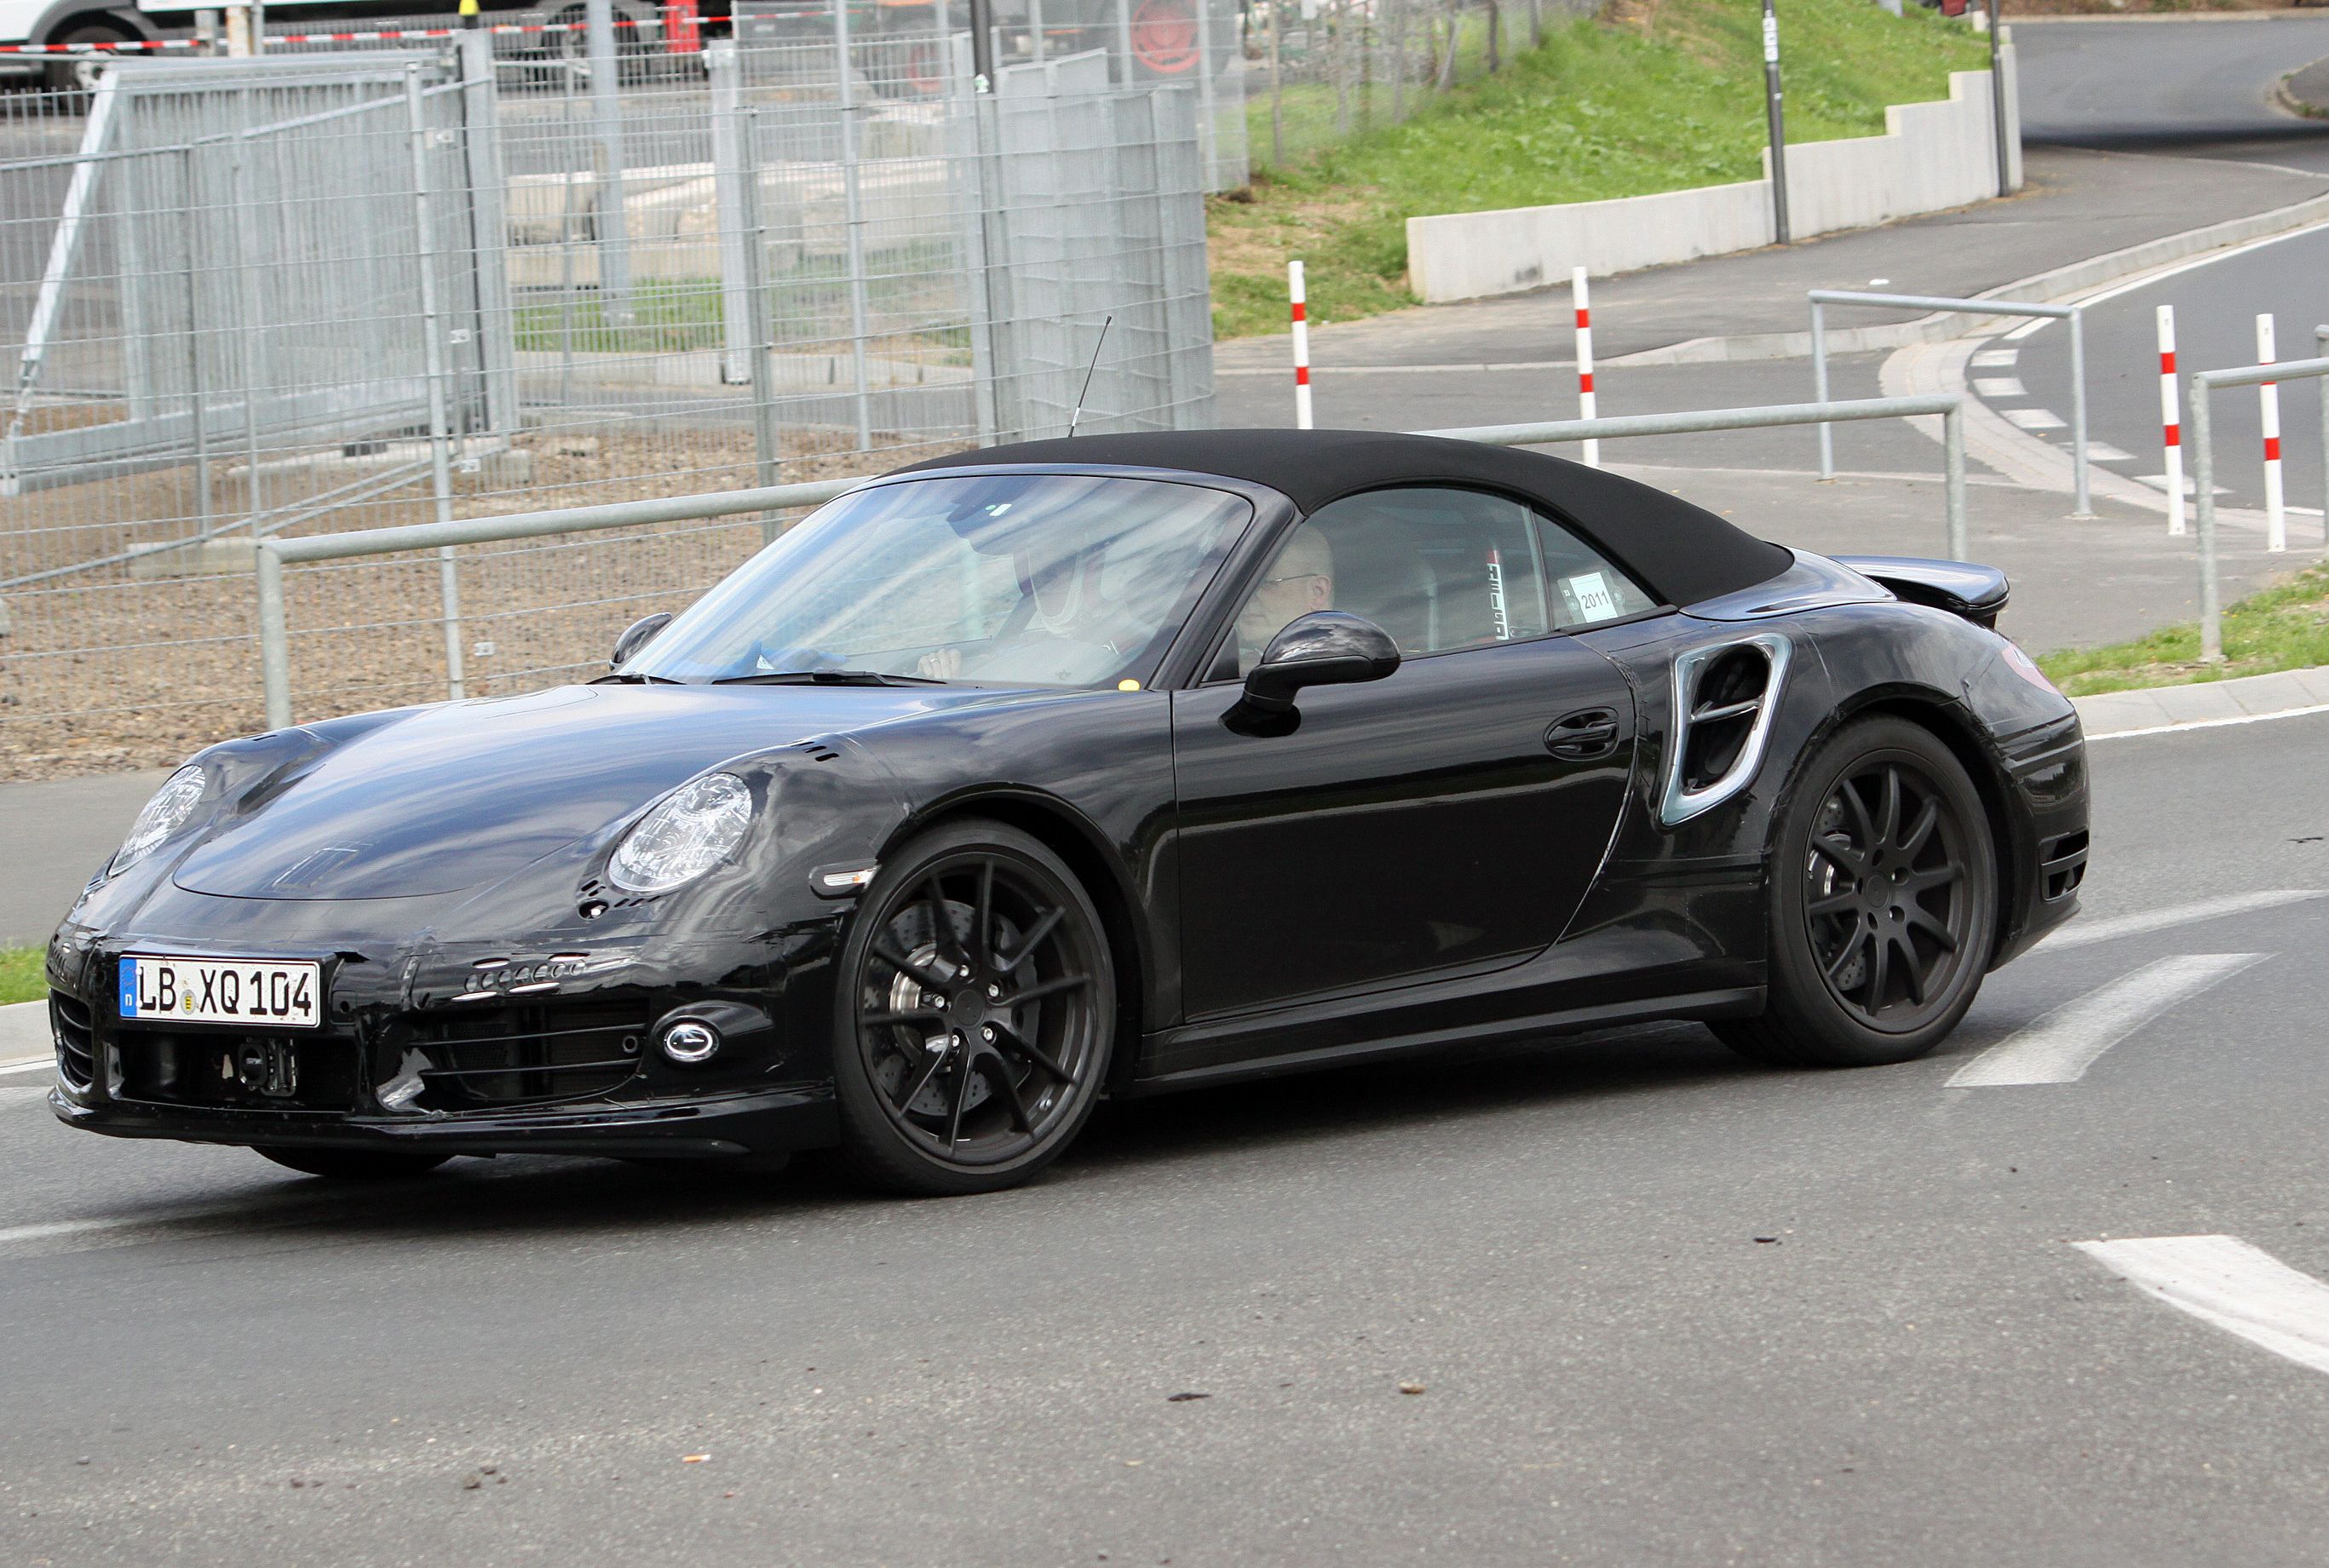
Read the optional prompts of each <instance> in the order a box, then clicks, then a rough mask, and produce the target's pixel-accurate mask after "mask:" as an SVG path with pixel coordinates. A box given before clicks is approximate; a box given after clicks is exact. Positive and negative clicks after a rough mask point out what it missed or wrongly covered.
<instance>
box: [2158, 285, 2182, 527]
mask: <svg viewBox="0 0 2329 1568" xmlns="http://www.w3.org/2000/svg"><path fill="white" fill-rule="evenodd" d="M2159 422H2160V425H2161V427H2162V428H2163V429H2164V431H2165V432H2166V437H2167V531H2168V532H2169V533H2171V534H2180V533H2182V532H2183V408H2182V405H2181V404H2179V403H2178V402H2177V400H2176V397H2175V307H2174V306H2173V305H2161V306H2160V307H2159Z"/></svg>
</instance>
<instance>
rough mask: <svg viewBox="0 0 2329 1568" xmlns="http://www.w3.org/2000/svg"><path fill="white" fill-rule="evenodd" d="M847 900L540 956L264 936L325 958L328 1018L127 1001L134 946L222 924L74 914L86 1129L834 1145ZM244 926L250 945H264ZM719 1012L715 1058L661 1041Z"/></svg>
mask: <svg viewBox="0 0 2329 1568" xmlns="http://www.w3.org/2000/svg"><path fill="white" fill-rule="evenodd" d="M839 929H840V925H839V920H838V919H837V918H833V917H829V918H826V919H824V920H820V921H816V922H810V923H805V924H801V925H793V926H789V927H787V928H784V929H781V930H778V931H772V932H762V933H756V934H742V935H737V936H732V937H714V936H709V935H706V934H702V933H700V932H699V933H695V934H692V935H691V937H690V939H689V940H685V941H672V940H665V939H655V938H650V939H648V940H646V941H643V942H640V943H638V944H636V945H633V946H630V947H624V946H621V945H618V944H611V943H610V944H603V945H600V946H599V947H597V948H594V949H592V950H591V951H589V952H588V953H559V954H557V956H555V957H553V958H543V957H542V956H541V955H540V954H538V953H534V951H533V949H534V948H536V947H540V948H543V949H545V950H548V949H550V948H552V947H553V946H555V945H557V944H541V943H531V944H530V943H528V942H527V941H525V940H524V939H523V938H519V939H512V940H505V941H501V942H495V943H492V944H453V945H448V944H439V943H437V942H435V941H433V940H429V939H426V938H410V939H404V940H390V941H381V940H377V939H375V940H372V941H364V940H363V939H360V938H356V937H354V935H353V934H346V935H345V936H344V938H343V940H342V941H337V942H333V941H322V942H319V941H316V940H313V934H305V935H306V936H307V938H308V939H307V940H303V941H302V942H300V943H297V944H280V943H267V944H261V952H262V953H268V952H275V951H278V950H279V951H280V955H281V956H286V957H303V956H314V957H316V959H317V960H318V961H319V962H321V963H322V965H323V972H324V984H325V1019H324V1021H323V1023H322V1024H321V1025H320V1026H319V1027H317V1028H312V1029H299V1030H290V1029H276V1030H271V1031H270V1030H265V1029H259V1028H240V1027H222V1026H215V1025H204V1024H199V1023H193V1022H185V1021H180V1020H177V1019H166V1020H152V1019H137V1020H129V1021H125V1020H124V1019H122V1017H121V1014H120V1006H119V1001H118V994H119V993H118V978H119V974H120V972H121V960H122V957H123V955H124V954H125V953H174V954H188V955H196V956H210V955H221V954H222V953H224V952H225V951H226V950H225V949H223V948H222V944H220V943H219V942H218V940H217V939H216V938H215V937H211V938H205V939H203V940H195V939H193V938H190V937H186V936H184V935H183V934H153V933H149V932H142V931H141V932H138V933H135V934H128V935H119V934H110V933H99V932H94V931H89V930H85V929H84V930H75V929H73V928H71V927H68V929H67V930H65V931H62V932H61V933H60V934H59V936H58V939H57V941H56V942H55V943H54V944H52V947H51V950H50V955H49V976H48V978H49V981H50V985H51V989H52V1000H51V1004H50V1011H51V1021H52V1032H53V1033H54V1035H55V1037H56V1046H57V1058H58V1067H59V1072H58V1086H57V1088H56V1089H55V1090H54V1091H52V1094H51V1095H50V1103H51V1106H52V1109H53V1110H54V1112H55V1113H56V1115H57V1118H58V1120H59V1121H61V1122H63V1123H65V1124H66V1125H67V1126H70V1127H78V1128H80V1129H82V1130H84V1131H91V1132H98V1133H103V1134H106V1135H108V1136H112V1137H121V1138H168V1139H179V1140H184V1141H191V1142H203V1143H231V1144H245V1145H249V1144H260V1143H266V1144H286V1145H306V1146H325V1145H329V1146H338V1147H361V1148H372V1149H410V1150H422V1149H426V1150H431V1151H440V1152H444V1153H448V1154H502V1153H519V1152H538V1153H556V1154H599V1155H607V1154H617V1155H624V1156H631V1157H645V1158H656V1157H665V1158H674V1159H679V1158H698V1157H705V1156H712V1157H722V1156H737V1155H746V1154H763V1153H781V1152H791V1151H795V1150H803V1149H809V1148H816V1147H819V1146H823V1145H825V1144H829V1143H832V1142H833V1141H835V1139H836V1137H837V1135H838V1123H837V1121H836V1118H835V1114H834V1104H833V1087H832V1064H831V1055H830V1041H831V1037H832V1028H831V1023H830V1019H831V1017H832V1009H831V992H830V990H829V987H830V984H831V979H830V972H831V968H832V956H833V953H834V944H835V943H836V941H837V939H838V934H839ZM246 944H248V933H247V932H246V933H245V935H244V938H243V943H242V944H238V945H239V947H240V951H241V952H242V953H245V954H246V955H248V954H249V953H250V947H249V946H248V945H246ZM683 1018H684V1019H693V1020H715V1021H716V1023H717V1025H718V1027H719V1028H721V1033H722V1044H721V1048H720V1049H719V1051H718V1052H717V1053H716V1054H715V1055H714V1056H712V1059H711V1060H709V1061H706V1062H701V1063H683V1062H678V1061H674V1060H672V1059H669V1058H667V1057H666V1056H664V1054H663V1053H662V1052H660V1051H659V1050H658V1049H657V1048H656V1044H655V1042H656V1041H657V1039H658V1038H660V1035H661V1031H662V1030H663V1029H664V1028H666V1027H668V1026H669V1025H670V1024H671V1023H672V1022H674V1020H677V1019H683Z"/></svg>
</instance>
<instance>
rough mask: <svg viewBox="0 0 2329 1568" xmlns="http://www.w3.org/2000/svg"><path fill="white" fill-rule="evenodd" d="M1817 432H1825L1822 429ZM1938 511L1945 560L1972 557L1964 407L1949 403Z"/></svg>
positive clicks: (1943, 421) (1944, 418) (1944, 422)
mask: <svg viewBox="0 0 2329 1568" xmlns="http://www.w3.org/2000/svg"><path fill="white" fill-rule="evenodd" d="M1820 428H1821V429H1822V430H1823V431H1824V430H1825V429H1826V428H1827V427H1826V426H1825V425H1823V426H1821V427H1820ZM1941 493H1942V508H1943V510H1944V511H1945V512H1947V516H1948V525H1949V559H1951V560H1963V559H1966V557H1967V556H1968V555H1971V554H1972V553H1973V539H1972V530H1971V528H1970V527H1969V525H1968V524H1967V523H1966V445H1965V405H1964V404H1963V403H1953V404H1951V405H1950V407H1949V410H1948V412H1947V413H1946V414H1943V415H1942V416H1941Z"/></svg>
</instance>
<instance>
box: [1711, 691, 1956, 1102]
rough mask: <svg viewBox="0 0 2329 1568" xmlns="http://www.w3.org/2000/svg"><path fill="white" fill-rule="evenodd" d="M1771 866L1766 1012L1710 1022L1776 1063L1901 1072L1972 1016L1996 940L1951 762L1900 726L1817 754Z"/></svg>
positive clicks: (1880, 725) (1856, 732)
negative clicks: (1898, 1066) (1900, 1065)
mask: <svg viewBox="0 0 2329 1568" xmlns="http://www.w3.org/2000/svg"><path fill="white" fill-rule="evenodd" d="M1774 851H1775V852H1774V854H1773V855H1772V857H1771V860H1770V866H1771V881H1772V887H1771V894H1770V905H1769V909H1770V921H1771V930H1770V973H1769V987H1770V991H1769V1002H1768V1010H1767V1011H1766V1013H1765V1015H1764V1016H1763V1017H1762V1018H1760V1019H1746V1020H1737V1021H1733V1022H1730V1023H1727V1024H1724V1025H1722V1026H1721V1028H1719V1029H1718V1032H1719V1033H1720V1034H1721V1036H1722V1038H1724V1039H1725V1040H1727V1041H1728V1042H1729V1043H1730V1044H1731V1045H1733V1046H1735V1047H1738V1048H1739V1049H1740V1050H1742V1051H1744V1052H1746V1053H1747V1054H1748V1055H1749V1056H1755V1057H1758V1058H1759V1059H1761V1060H1764V1061H1768V1062H1773V1063H1776V1064H1778V1065H1781V1066H1875V1065H1879V1064H1882V1063H1887V1062H1902V1061H1908V1060H1910V1059H1912V1058H1914V1057H1917V1056H1922V1055H1924V1054H1925V1053H1926V1052H1928V1051H1929V1050H1931V1049H1932V1048H1933V1047H1935V1046H1936V1045H1938V1044H1939V1043H1940V1041H1941V1040H1942V1038H1944V1037H1946V1036H1947V1034H1948V1032H1949V1031H1950V1030H1951V1029H1952V1028H1956V1027H1957V1020H1958V1019H1961V1018H1963V1017H1964V1016H1965V1013H1966V1009H1967V1008H1969V1007H1971V1006H1972V1005H1973V1000H1974V997H1975V994H1976V993H1977V992H1978V991H1980V989H1981V981H1982V976H1983V974H1984V972H1985V971H1986V970H1987V968H1988V964H1989V954H1990V949H1991V947H1992V945H1993V940H1994V934H1995V929H1996V910H1997V869H1996V866H1997V857H1996V850H1995V847H1994V844H1993V843H1992V841H1991V833H1990V826H1989V821H1988V818H1987V816H1986V814H1985V812H1983V810H1982V805H1981V798H1980V796H1979V795H1978V794H1977V793H1975V789H1974V786H1973V781H1972V780H1971V779H1970V778H1968V777H1967V776H1966V771H1965V768H1964V765H1962V764H1960V763H1959V762H1958V761H1957V757H1956V756H1954V755H1952V754H1951V753H1950V751H1949V750H1948V748H1947V746H1943V745H1942V744H1941V743H1940V741H1939V740H1938V739H1937V738H1936V737H1934V736H1933V735H1932V734H1931V732H1930V731H1928V730H1926V729H1924V728H1920V727H1919V726H1917V725H1914V724H1911V723H1909V722H1908V721H1907V720H1905V719H1900V718H1877V719H1872V720H1867V721H1864V722H1862V723H1858V724H1853V725H1851V726H1849V727H1847V728H1844V729H1843V730H1842V731H1840V732H1839V733H1838V734H1836V735H1835V736H1834V737H1833V738H1831V739H1830V740H1829V742H1828V743H1827V744H1826V745H1825V746H1822V747H1821V748H1820V751H1819V753H1818V755H1817V756H1815V758H1814V759H1813V761H1812V763H1811V764H1810V765H1808V766H1807V767H1806V770H1805V772H1804V775H1803V776H1802V778H1801V780H1800V781H1799V787H1798V790H1797V792H1796V795H1795V797H1794V798H1793V799H1792V800H1791V801H1790V803H1789V804H1788V806H1787V811H1786V812H1785V813H1784V816H1783V821H1782V822H1781V823H1780V827H1779V831H1778V833H1777V841H1776V843H1775V845H1774Z"/></svg>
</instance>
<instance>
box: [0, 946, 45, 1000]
mask: <svg viewBox="0 0 2329 1568" xmlns="http://www.w3.org/2000/svg"><path fill="white" fill-rule="evenodd" d="M48 994H49V982H48V981H45V980H43V979H42V977H41V950H40V949H39V948H37V947H0V1007H5V1006H6V1005H7V1004H8V1003H10V1002H12V1001H39V1000H41V999H42V997H45V996H47V995H48Z"/></svg>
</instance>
